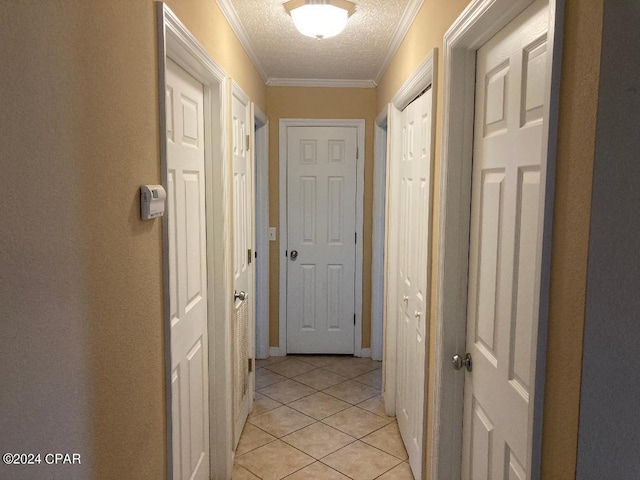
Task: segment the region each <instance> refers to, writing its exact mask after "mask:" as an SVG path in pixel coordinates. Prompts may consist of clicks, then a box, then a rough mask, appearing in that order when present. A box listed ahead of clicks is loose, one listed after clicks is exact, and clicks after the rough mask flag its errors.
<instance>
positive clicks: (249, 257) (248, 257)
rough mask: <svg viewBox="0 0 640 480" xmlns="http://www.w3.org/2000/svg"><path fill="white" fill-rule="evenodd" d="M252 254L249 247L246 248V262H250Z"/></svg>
mask: <svg viewBox="0 0 640 480" xmlns="http://www.w3.org/2000/svg"><path fill="white" fill-rule="evenodd" d="M252 258H253V256H252V255H251V249H249V250H247V263H251V259H252Z"/></svg>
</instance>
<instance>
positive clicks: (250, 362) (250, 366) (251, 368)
mask: <svg viewBox="0 0 640 480" xmlns="http://www.w3.org/2000/svg"><path fill="white" fill-rule="evenodd" d="M248 360H249V373H251V372H253V362H252V360H253V358H249V359H248Z"/></svg>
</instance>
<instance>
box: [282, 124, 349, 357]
mask: <svg viewBox="0 0 640 480" xmlns="http://www.w3.org/2000/svg"><path fill="white" fill-rule="evenodd" d="M357 140H358V139H357V130H356V128H353V127H288V128H287V210H288V212H287V229H288V233H287V248H288V262H287V265H288V268H287V353H353V352H354V334H355V326H354V323H355V258H356V248H355V244H356V238H355V234H356V166H357V165H356V160H357V158H356V155H357Z"/></svg>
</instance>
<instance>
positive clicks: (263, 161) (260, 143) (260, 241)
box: [251, 102, 269, 358]
mask: <svg viewBox="0 0 640 480" xmlns="http://www.w3.org/2000/svg"><path fill="white" fill-rule="evenodd" d="M251 118H252V121H253V128H252V129H251V139H252V141H251V152H252V155H253V163H254V175H253V179H254V182H255V189H254V194H255V202H254V213H255V221H254V224H255V243H254V248H255V251H256V252H257V254H258V255H257V258H256V259H255V268H254V273H255V282H254V285H255V319H256V320H255V323H256V331H255V337H256V338H255V355H256V358H267V357H268V356H269V119H268V118H267V116H266V115H265V114H264V112H263V111H262V110H260V107H258V106H257V105H256V104H255V103H253V102H252V103H251Z"/></svg>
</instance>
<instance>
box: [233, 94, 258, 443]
mask: <svg viewBox="0 0 640 480" xmlns="http://www.w3.org/2000/svg"><path fill="white" fill-rule="evenodd" d="M231 103H232V105H231V112H232V120H231V128H232V153H233V288H234V290H235V291H236V292H238V293H240V292H244V293H245V295H246V296H245V298H244V299H241V298H236V299H235V303H234V313H233V318H232V329H231V330H232V337H233V339H232V341H233V345H232V357H233V360H232V363H233V367H232V368H233V373H232V377H233V397H234V398H233V417H234V446H235V445H237V443H238V441H239V440H240V434H241V433H242V429H243V427H244V424H245V422H246V420H247V416H248V415H249V411H250V409H251V404H252V402H253V396H254V393H253V389H254V385H255V383H254V373H253V368H250V362H252V359H253V348H254V342H255V334H254V331H255V328H254V311H253V302H254V298H253V293H254V289H253V270H252V267H253V263H252V256H253V250H252V244H253V181H252V179H253V177H252V168H251V162H252V159H251V152H250V149H249V139H248V135H250V132H251V127H250V125H251V122H250V114H251V109H250V105H249V99H248V97H246V95H244V94H243V93H242V91H241V90H240V89H239V88H238V87H237V86H236V85H234V86H233V94H232V101H231ZM250 250H251V252H250Z"/></svg>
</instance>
